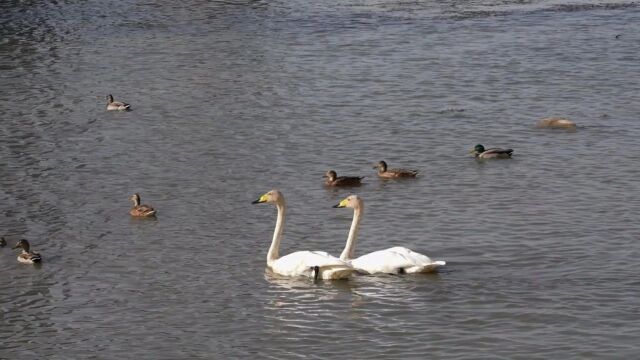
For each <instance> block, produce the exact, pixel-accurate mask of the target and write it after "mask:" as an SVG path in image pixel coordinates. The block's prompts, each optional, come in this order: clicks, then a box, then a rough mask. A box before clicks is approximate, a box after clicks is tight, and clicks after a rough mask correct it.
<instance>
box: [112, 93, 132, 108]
mask: <svg viewBox="0 0 640 360" xmlns="http://www.w3.org/2000/svg"><path fill="white" fill-rule="evenodd" d="M107 110H108V111H129V110H131V105H129V104H127V103H123V102H120V101H114V100H113V95H111V94H109V95H107Z"/></svg>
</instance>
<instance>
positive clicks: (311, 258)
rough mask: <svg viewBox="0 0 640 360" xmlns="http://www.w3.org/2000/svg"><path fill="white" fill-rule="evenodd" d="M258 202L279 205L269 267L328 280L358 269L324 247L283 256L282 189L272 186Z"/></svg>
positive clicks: (290, 273)
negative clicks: (318, 249) (323, 249)
mask: <svg viewBox="0 0 640 360" xmlns="http://www.w3.org/2000/svg"><path fill="white" fill-rule="evenodd" d="M258 203H273V204H275V206H276V208H277V209H278V218H277V220H276V227H275V230H274V232H273V240H272V241H271V247H269V252H268V253H267V267H268V268H269V269H271V271H273V272H274V273H276V274H279V275H283V276H290V277H294V276H307V277H311V278H314V279H317V278H321V279H324V280H337V279H346V278H348V277H349V276H351V274H352V273H353V272H354V271H355V269H354V268H353V267H352V266H351V265H349V263H347V262H346V261H342V260H340V259H338V258H337V257H335V256H332V255H329V254H328V253H326V252H324V251H296V252H294V253H291V254H288V255H285V256H282V257H280V256H279V251H280V241H281V240H282V232H283V229H284V218H285V211H286V204H285V201H284V196H283V195H282V193H281V192H280V191H278V190H271V191H269V192H268V193H266V194H264V195H262V196H260V198H259V199H258V200H256V201H254V202H253V204H258Z"/></svg>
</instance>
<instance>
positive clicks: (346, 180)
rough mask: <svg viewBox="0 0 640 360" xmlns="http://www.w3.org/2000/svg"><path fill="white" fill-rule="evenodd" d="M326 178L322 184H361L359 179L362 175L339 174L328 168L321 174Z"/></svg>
mask: <svg viewBox="0 0 640 360" xmlns="http://www.w3.org/2000/svg"><path fill="white" fill-rule="evenodd" d="M323 177H324V178H326V179H327V180H325V181H324V184H325V185H327V186H358V185H361V183H360V181H361V180H362V179H363V178H364V177H363V176H340V177H338V174H337V173H336V172H335V171H333V170H329V171H327V173H326V174H324V176H323Z"/></svg>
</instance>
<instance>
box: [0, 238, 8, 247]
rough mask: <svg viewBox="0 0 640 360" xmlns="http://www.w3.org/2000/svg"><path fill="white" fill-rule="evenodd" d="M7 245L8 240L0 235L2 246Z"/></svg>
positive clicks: (0, 245)
mask: <svg viewBox="0 0 640 360" xmlns="http://www.w3.org/2000/svg"><path fill="white" fill-rule="evenodd" d="M5 246H7V240H5V239H4V236H3V237H0V247H5Z"/></svg>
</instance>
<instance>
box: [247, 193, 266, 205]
mask: <svg viewBox="0 0 640 360" xmlns="http://www.w3.org/2000/svg"><path fill="white" fill-rule="evenodd" d="M264 202H267V194H264V195H262V196H260V198H259V199H258V200H254V201H252V202H251V203H252V204H260V203H264Z"/></svg>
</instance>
